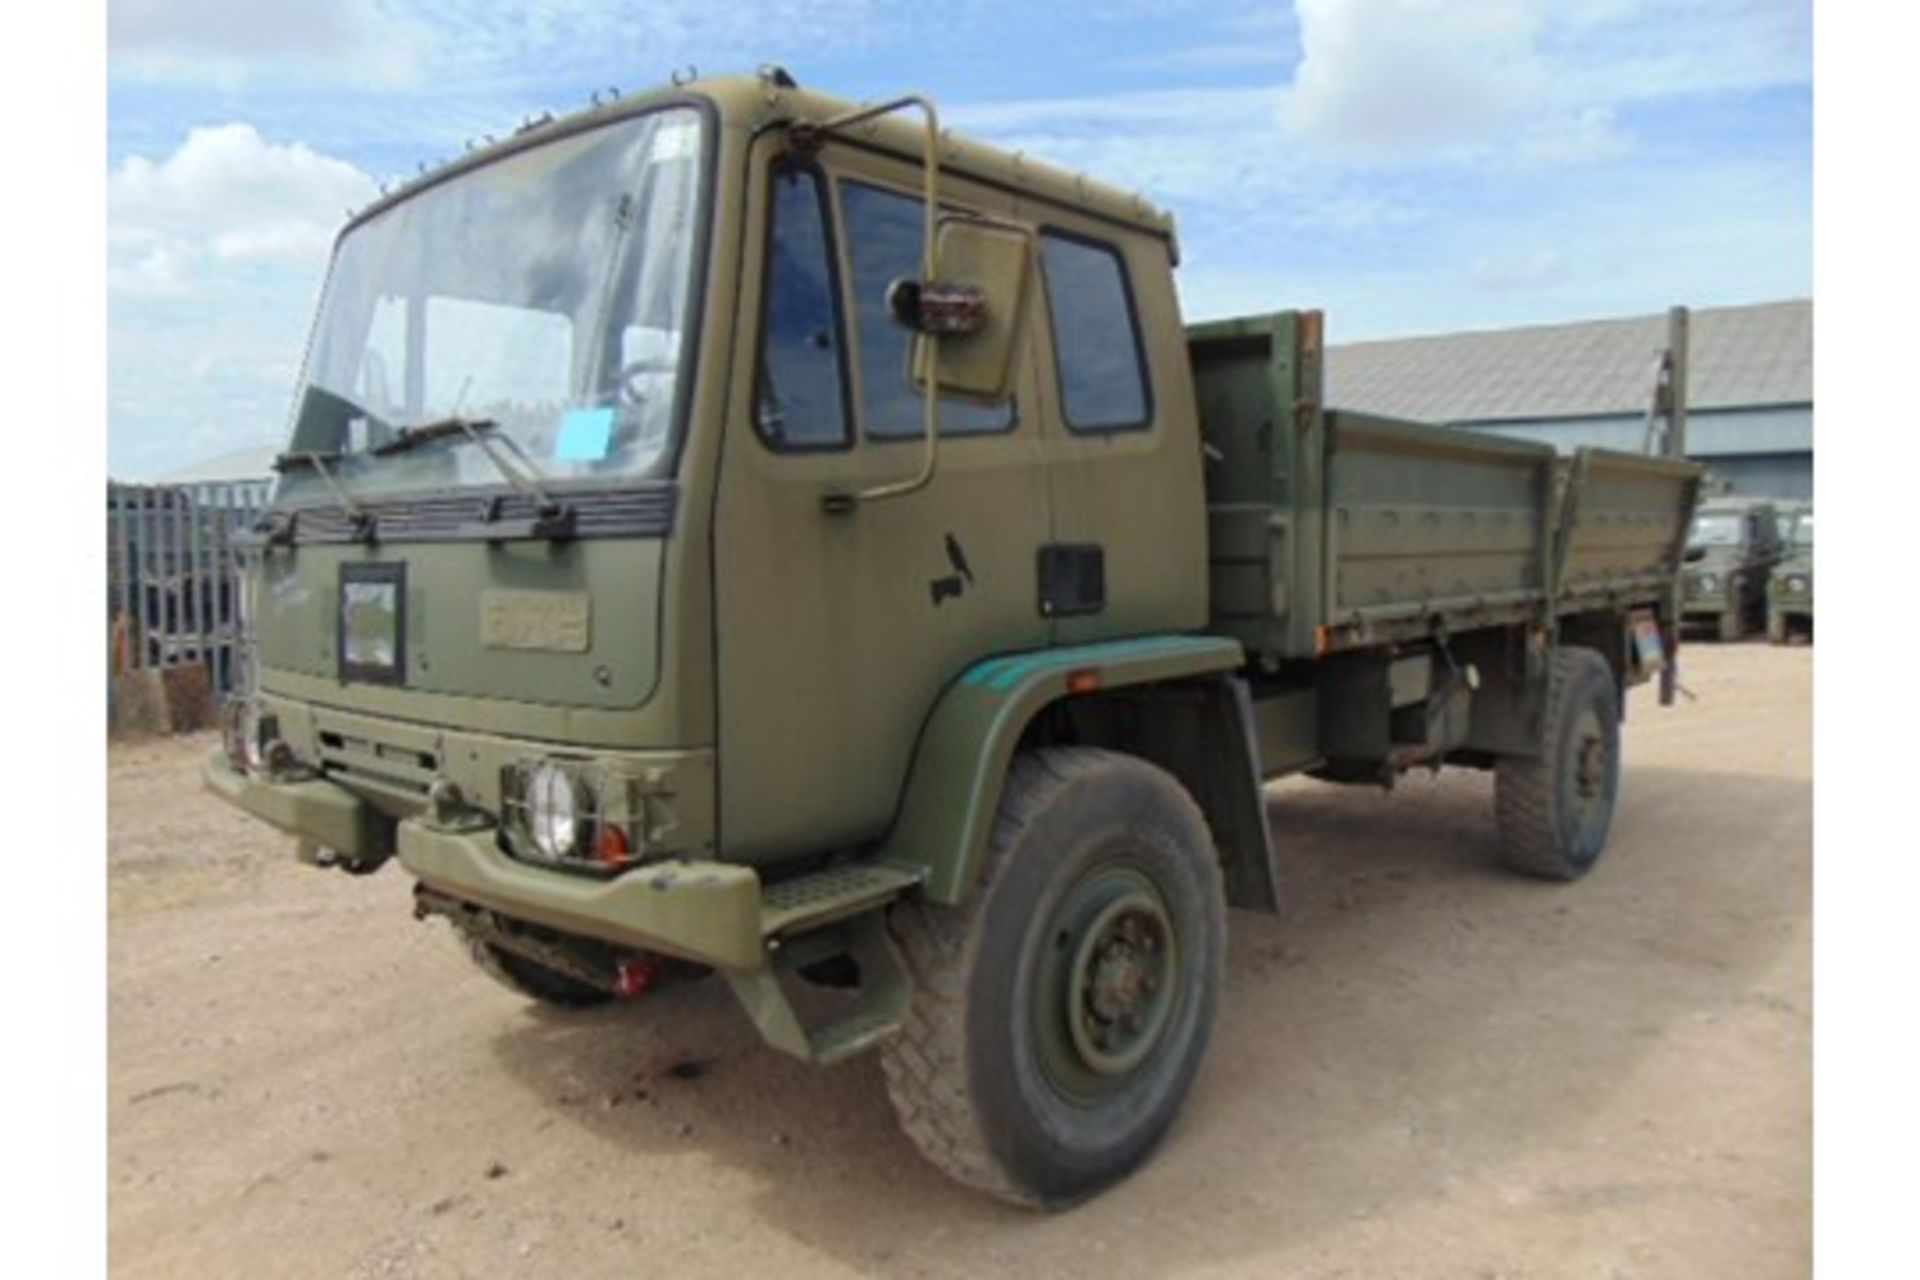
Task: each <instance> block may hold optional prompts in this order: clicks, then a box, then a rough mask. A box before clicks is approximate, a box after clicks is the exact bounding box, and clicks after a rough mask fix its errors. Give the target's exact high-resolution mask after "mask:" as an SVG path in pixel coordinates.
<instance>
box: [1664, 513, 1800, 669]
mask: <svg viewBox="0 0 1920 1280" xmlns="http://www.w3.org/2000/svg"><path fill="white" fill-rule="evenodd" d="M1780 551H1781V536H1780V530H1779V521H1778V519H1777V517H1776V512H1775V510H1774V504H1773V503H1772V502H1770V501H1768V500H1766V499H1762V498H1747V497H1740V496H1736V495H1730V494H1721V495H1716V496H1713V497H1710V498H1708V499H1706V500H1705V501H1703V502H1702V503H1700V507H1699V510H1698V512H1697V513H1696V514H1695V515H1694V518H1693V525H1692V527H1691V529H1689V531H1688V533H1687V551H1686V566H1687V567H1686V576H1685V579H1684V583H1685V599H1684V603H1683V606H1682V610H1683V612H1682V615H1681V616H1682V620H1683V622H1684V623H1685V624H1686V625H1687V626H1688V627H1690V628H1696V629H1701V630H1706V631H1708V632H1710V633H1711V634H1712V635H1713V636H1715V637H1716V638H1717V639H1720V640H1722V641H1732V640H1738V639H1740V638H1741V637H1742V636H1745V635H1747V634H1749V633H1750V632H1752V631H1756V630H1758V629H1760V627H1761V626H1762V625H1763V624H1764V622H1765V618H1766V611H1767V577H1768V575H1769V574H1770V573H1771V572H1772V571H1773V566H1774V565H1775V563H1777V562H1778V561H1779V559H1780Z"/></svg>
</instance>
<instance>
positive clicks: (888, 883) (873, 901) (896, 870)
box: [760, 862, 920, 939]
mask: <svg viewBox="0 0 1920 1280" xmlns="http://www.w3.org/2000/svg"><path fill="white" fill-rule="evenodd" d="M919 883H920V875H919V873H918V872H915V871H907V870H904V869H902V868H900V867H895V866H889V865H888V864H886V863H883V862H869V863H849V864H847V865H845V866H839V867H828V868H827V869H826V870H824V871H814V872H810V873H808V874H807V875H804V876H795V877H794V878H793V879H791V880H782V881H779V882H778V883H776V884H770V885H768V886H767V887H766V888H764V889H762V890H761V892H760V936H761V937H763V938H768V939H775V938H786V937H791V936H792V935H794V934H798V933H805V932H807V931H808V930H810V929H818V928H820V927H821V926H823V925H829V924H833V923H835V922H836V921H840V920H846V919H850V918H851V917H853V916H857V915H861V914H863V913H865V912H867V911H871V910H873V909H874V908H876V907H881V906H884V905H886V904H887V903H889V902H891V901H892V900H893V899H895V898H897V897H899V896H900V895H901V894H903V893H905V892H906V891H907V890H909V889H911V888H913V887H914V886H915V885H917V884H919Z"/></svg>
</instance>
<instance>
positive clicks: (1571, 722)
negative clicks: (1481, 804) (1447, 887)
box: [1493, 645, 1620, 880]
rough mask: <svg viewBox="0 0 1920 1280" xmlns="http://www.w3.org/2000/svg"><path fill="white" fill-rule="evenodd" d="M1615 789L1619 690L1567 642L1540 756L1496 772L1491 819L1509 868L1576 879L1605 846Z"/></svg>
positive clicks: (1550, 690)
mask: <svg viewBox="0 0 1920 1280" xmlns="http://www.w3.org/2000/svg"><path fill="white" fill-rule="evenodd" d="M1619 791H1620V689H1619V686H1618V685H1617V684H1616V683H1615V682H1614V678H1613V669H1612V668H1611V667H1609V666H1608V665H1607V660H1606V659H1605V658H1603V657H1601V656H1600V655H1599V654H1598V653H1597V652H1595V651H1594V650H1592V649H1587V648H1582V647H1580V646H1578V645H1564V646H1562V647H1561V648H1560V649H1559V650H1558V651H1557V652H1556V653H1555V654H1554V655H1553V670H1552V673H1551V675H1550V677H1549V682H1548V687H1547V714H1546V726H1545V732H1544V733H1543V734H1542V736H1541V753H1540V754H1539V755H1538V756H1515V757H1508V758H1506V759H1503V760H1501V761H1500V762H1499V764H1498V765H1497V766H1496V768H1495V770H1494V783H1493V796H1494V814H1495V821H1496V823H1497V825H1498V827H1499V832H1500V846H1501V851H1502V852H1503V853H1504V854H1505V856H1506V860H1507V865H1509V866H1511V867H1512V868H1513V869H1514V870H1516V871H1522V872H1525V873H1527V874H1528V875H1535V876H1541V877H1543V878H1545V879H1549V880H1578V879H1579V878H1580V877H1581V876H1583V875H1585V874H1587V872H1588V871H1590V870H1592V869H1593V864H1594V863H1595V862H1598V861H1599V860H1600V854H1601V853H1602V852H1603V851H1604V850H1605V849H1606V847H1607V829H1608V827H1609V826H1611V825H1612V822H1613V805H1614V800H1615V798H1616V797H1617V796H1618V794H1619Z"/></svg>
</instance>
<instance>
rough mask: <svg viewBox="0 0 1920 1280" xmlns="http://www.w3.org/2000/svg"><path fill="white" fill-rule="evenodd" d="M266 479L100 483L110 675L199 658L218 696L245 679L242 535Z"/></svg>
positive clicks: (256, 508)
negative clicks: (104, 513)
mask: <svg viewBox="0 0 1920 1280" xmlns="http://www.w3.org/2000/svg"><path fill="white" fill-rule="evenodd" d="M270 487H271V482H255V481H243V482H236V483H227V484H194V485H136V484H115V483H113V482H111V481H109V482H108V484H107V652H108V661H109V664H110V673H111V675H113V676H116V677H117V676H124V675H128V674H131V673H133V672H135V671H141V670H146V669H150V668H162V669H164V668H168V667H180V666H188V665H192V664H196V663H197V664H201V665H204V666H205V667H206V670H207V679H208V681H209V683H210V684H211V685H212V687H213V689H214V691H215V692H216V693H224V692H226V691H227V690H230V689H232V688H234V687H235V686H236V685H238V684H239V683H240V682H241V681H242V679H243V678H244V674H245V672H244V665H243V664H244V663H245V661H246V651H247V650H246V644H245V636H244V635H243V634H242V622H243V615H242V610H241V600H240V568H241V565H242V557H243V556H244V555H245V551H244V547H243V542H242V538H241V535H244V534H245V532H246V531H247V528H248V526H250V525H251V524H252V523H253V520H254V518H255V516H256V515H257V514H258V512H259V511H260V509H261V507H262V506H264V505H265V503H266V500H267V494H268V490H269V488H270Z"/></svg>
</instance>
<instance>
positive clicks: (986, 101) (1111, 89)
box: [107, 0, 1813, 478]
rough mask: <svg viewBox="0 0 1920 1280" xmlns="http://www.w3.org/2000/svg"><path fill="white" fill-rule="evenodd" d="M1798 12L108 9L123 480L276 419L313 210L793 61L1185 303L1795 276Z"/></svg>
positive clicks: (1785, 285) (876, 2) (1489, 313)
mask: <svg viewBox="0 0 1920 1280" xmlns="http://www.w3.org/2000/svg"><path fill="white" fill-rule="evenodd" d="M1811 43H1812V39H1811V13H1810V7H1809V5H1808V4H1806V3H1798V2H1795V0H1293V2H1292V3H1286V2H1279V0H1275V2H1269V3H1264V4H1263V3H1256V2H1249V0H1235V2H1231V3H1229V2H1226V0H1206V2H1202V0H1151V2H1149V0H1106V2H1105V3H1102V4H1099V5H1097V6H1096V5H1089V6H1085V7H1079V6H1073V7H1069V6H1046V5H1038V4H1034V3H1032V2H1031V0H1027V2H1025V3H1015V2H1012V0H945V2H944V3H941V4H938V5H928V4H912V3H884V2H882V0H781V2H779V3H763V2H761V0H735V2H734V3H730V4H724V5H721V4H713V3H710V2H708V0H625V2H607V0H602V2H599V3H588V2H587V0H532V2H530V3H523V4H517V5H512V6H502V5H492V4H483V3H477V2H475V0H276V2H275V3H272V4H266V3H260V2H259V0H109V62H108V91H109V128H108V140H107V141H108V145H107V164H108V179H107V220H108V244H107V288H108V329H109V357H110V361H109V364H110V374H109V387H108V422H109V426H108V454H109V468H110V470H111V472H112V473H113V474H114V475H115V476H121V477H127V478H150V477H154V476H160V475H164V474H165V473H167V472H168V471H170V470H173V469H175V468H179V467H183V466H188V465H191V464H194V463H197V462H200V461H202V460H204V459H206V458H209V457H213V456H215V455H218V454H221V453H224V452H227V451H230V450H233V449H238V448H245V447H249V446H255V445H262V444H271V443H274V442H275V441H277V440H278V438H279V436H280V434H281V432H282V430H283V427H284V424H285V419H286V409H287V405H288V403H289V401H290V398H291V394H292V388H293V382H294V379H295V377H296V376H297V372H298V366H299V361H300V357H301V353H302V349H303V347H304V345H305V340H306V331H307V327H308V324H309V321H310V319H311V311H312V308H313V305H314V302H315V300H316V298H317V296H318V292H319V288H320V282H321V279H322V276H323V274H324V271H325V265H326V255H327V248H328V244H329V241H330V239H331V236H332V233H333V232H334V230H336V229H337V227H338V225H339V223H340V222H341V221H342V219H343V217H344V215H345V212H346V210H347V209H348V208H349V207H352V206H358V205H361V204H364V203H365V202H366V201H367V200H368V199H369V198H370V197H371V196H372V195H373V194H374V192H375V191H376V190H377V188H378V185H379V183H380V182H381V181H383V180H387V179H390V178H393V177H397V176H402V175H407V174H411V173H412V172H413V171H414V169H415V166H416V165H417V164H418V163H420V162H422V161H429V160H433V159H436V158H442V157H447V156H451V155H455V154H458V153H459V151H460V150H461V149H462V147H463V145H464V143H465V142H466V140H467V139H469V138H474V137H478V136H481V135H484V134H498V133H501V132H503V131H505V130H507V129H509V128H511V127H512V126H513V125H514V124H516V123H517V122H518V121H520V120H521V119H523V118H524V117H526V116H527V115H529V114H532V113H535V112H539V111H545V110H556V111H557V110H570V109H572V108H574V107H577V106H582V105H584V104H585V103H586V100H587V97H588V95H589V94H590V93H592V92H593V91H595V90H598V89H603V88H606V87H619V88H621V89H624V90H633V89H639V88H644V87H647V86H649V85H652V84H655V83H658V82H660V81H663V80H664V79H666V77H667V75H668V73H669V72H670V71H671V70H672V69H674V68H676V67H680V66H685V65H692V66H694V67H697V68H698V69H699V70H700V71H701V72H703V73H708V74H712V73H719V72H728V71H743V70H750V69H751V68H752V67H754V66H755V65H757V64H759V63H762V62H780V63H783V64H784V65H786V66H788V67H789V68H791V69H792V70H793V71H794V73H795V74H796V75H797V76H798V77H799V78H800V79H802V80H803V81H804V82H806V83H808V84H812V85H817V86H819V87H821V88H824V89H828V90H831V91H834V92H837V93H841V94H844V95H846V96H849V97H854V98H870V97H876V96H879V95H882V94H888V93H892V92H896V91H898V90H901V89H905V88H914V89H921V90H925V91H927V92H930V93H932V94H934V95H935V96H936V97H937V98H938V99H939V100H940V101H941V103H942V104H943V106H944V108H945V109H946V111H947V113H948V115H949V117H950V118H951V122H952V123H953V125H954V126H955V127H956V128H958V129H960V130H963V131H965V132H968V133H972V134H975V135H977V136H981V137H984V138H986V139H988V140H991V141H995V142H999V143H1003V144H1005V145H1008V146H1012V147H1018V148H1021V149H1024V150H1027V151H1029V152H1031V153H1033V154H1036V155H1040V156H1044V157H1046V158H1048V159H1051V160H1054V161H1056V162H1059V163H1062V164H1065V165H1068V166H1070V167H1073V168H1079V169H1085V170H1087V171H1088V172H1090V173H1093V174H1095V175H1097V176H1099V177H1102V178H1105V179H1107V180H1109V181H1113V182H1117V183H1119V184H1121V185H1123V186H1127V187H1131V188H1136V189H1138V190H1140V191H1142V192H1144V193H1145V194H1146V195H1147V196H1148V197H1149V198H1151V199H1153V200H1154V201H1155V202H1156V203H1158V204H1160V205H1162V206H1163V207H1166V208H1169V209H1171V210H1172V211H1173V212H1174V214H1175V215H1176V216H1177V217H1178V219H1179V222H1180V234H1181V243H1182V247H1183V252H1184V262H1183V266H1182V269H1181V272H1180V277H1179V279H1180V290H1181V296H1182V299H1183V302H1184V305H1185V308H1186V311H1187V314H1188V317H1189V318H1190V319H1206V318H1211V317H1215V316H1221V315H1230V314H1237V313H1242V312H1248V311H1262V310H1274V309H1278V308H1280V307H1285V306H1317V307H1322V308H1325V309H1326V310H1327V312H1328V314H1329V327H1330V337H1331V340H1332V341H1335V342H1340V341H1351V340H1354V339H1361V338H1373V337H1386V336H1392V335H1397V334H1412V333H1429V332H1439V331H1446V330H1452V329H1462V328H1490V327H1499V326H1504V325H1514V324H1528V323H1536V322H1547V321H1555V320H1567V319H1580V318H1586V317H1593V316H1604V315H1619V314H1632V313H1638V312H1649V311H1655V310H1659V309H1662V308H1664V307H1666V306H1668V305H1670V304H1672V303H1676V302H1680V303H1687V304H1689V305H1692V306H1712V305H1717V304H1727V303H1738V302H1751V301H1759V300H1764V299H1772V298H1782V297H1802V296H1808V295H1809V294H1810V293H1811V291H1812V79H1813V72H1812V55H1811Z"/></svg>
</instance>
